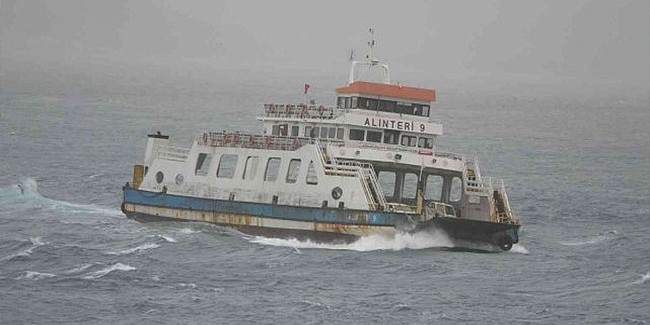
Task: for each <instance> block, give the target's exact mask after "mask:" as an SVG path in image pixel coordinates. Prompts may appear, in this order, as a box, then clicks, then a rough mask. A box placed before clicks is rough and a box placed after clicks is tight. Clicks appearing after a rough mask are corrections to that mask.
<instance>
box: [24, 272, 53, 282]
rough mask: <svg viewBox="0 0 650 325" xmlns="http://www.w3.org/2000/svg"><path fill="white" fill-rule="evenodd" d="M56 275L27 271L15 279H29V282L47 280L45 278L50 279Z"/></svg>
mask: <svg viewBox="0 0 650 325" xmlns="http://www.w3.org/2000/svg"><path fill="white" fill-rule="evenodd" d="M55 276H56V274H52V273H42V272H34V271H27V272H25V275H23V276H20V277H18V278H17V279H29V280H35V281H36V280H42V279H47V278H52V277H55Z"/></svg>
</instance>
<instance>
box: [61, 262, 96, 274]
mask: <svg viewBox="0 0 650 325" xmlns="http://www.w3.org/2000/svg"><path fill="white" fill-rule="evenodd" d="M93 265H95V264H94V263H86V264H81V265H77V266H75V267H74V268H73V269H70V270H67V271H65V272H63V273H64V274H75V273H80V272H82V271H84V270H86V269H87V268H89V267H91V266H93Z"/></svg>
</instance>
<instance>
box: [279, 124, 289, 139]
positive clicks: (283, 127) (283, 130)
mask: <svg viewBox="0 0 650 325" xmlns="http://www.w3.org/2000/svg"><path fill="white" fill-rule="evenodd" d="M287 133H289V125H288V124H280V135H281V136H283V137H286V136H287Z"/></svg>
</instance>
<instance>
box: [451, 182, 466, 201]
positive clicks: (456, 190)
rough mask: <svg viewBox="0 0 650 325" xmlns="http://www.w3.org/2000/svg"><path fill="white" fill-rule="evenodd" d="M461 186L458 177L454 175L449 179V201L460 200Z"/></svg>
mask: <svg viewBox="0 0 650 325" xmlns="http://www.w3.org/2000/svg"><path fill="white" fill-rule="evenodd" d="M462 187H463V184H462V182H461V181H460V178H458V177H454V178H453V179H452V180H451V191H450V195H449V201H451V202H458V201H460V197H461V191H462Z"/></svg>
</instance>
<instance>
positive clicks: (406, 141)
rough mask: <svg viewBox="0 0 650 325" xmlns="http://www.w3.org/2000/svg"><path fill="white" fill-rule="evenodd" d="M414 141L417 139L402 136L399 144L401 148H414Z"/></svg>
mask: <svg viewBox="0 0 650 325" xmlns="http://www.w3.org/2000/svg"><path fill="white" fill-rule="evenodd" d="M416 141H417V137H415V136H410V135H403V136H402V142H401V144H402V145H403V146H408V147H415V145H416Z"/></svg>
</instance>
